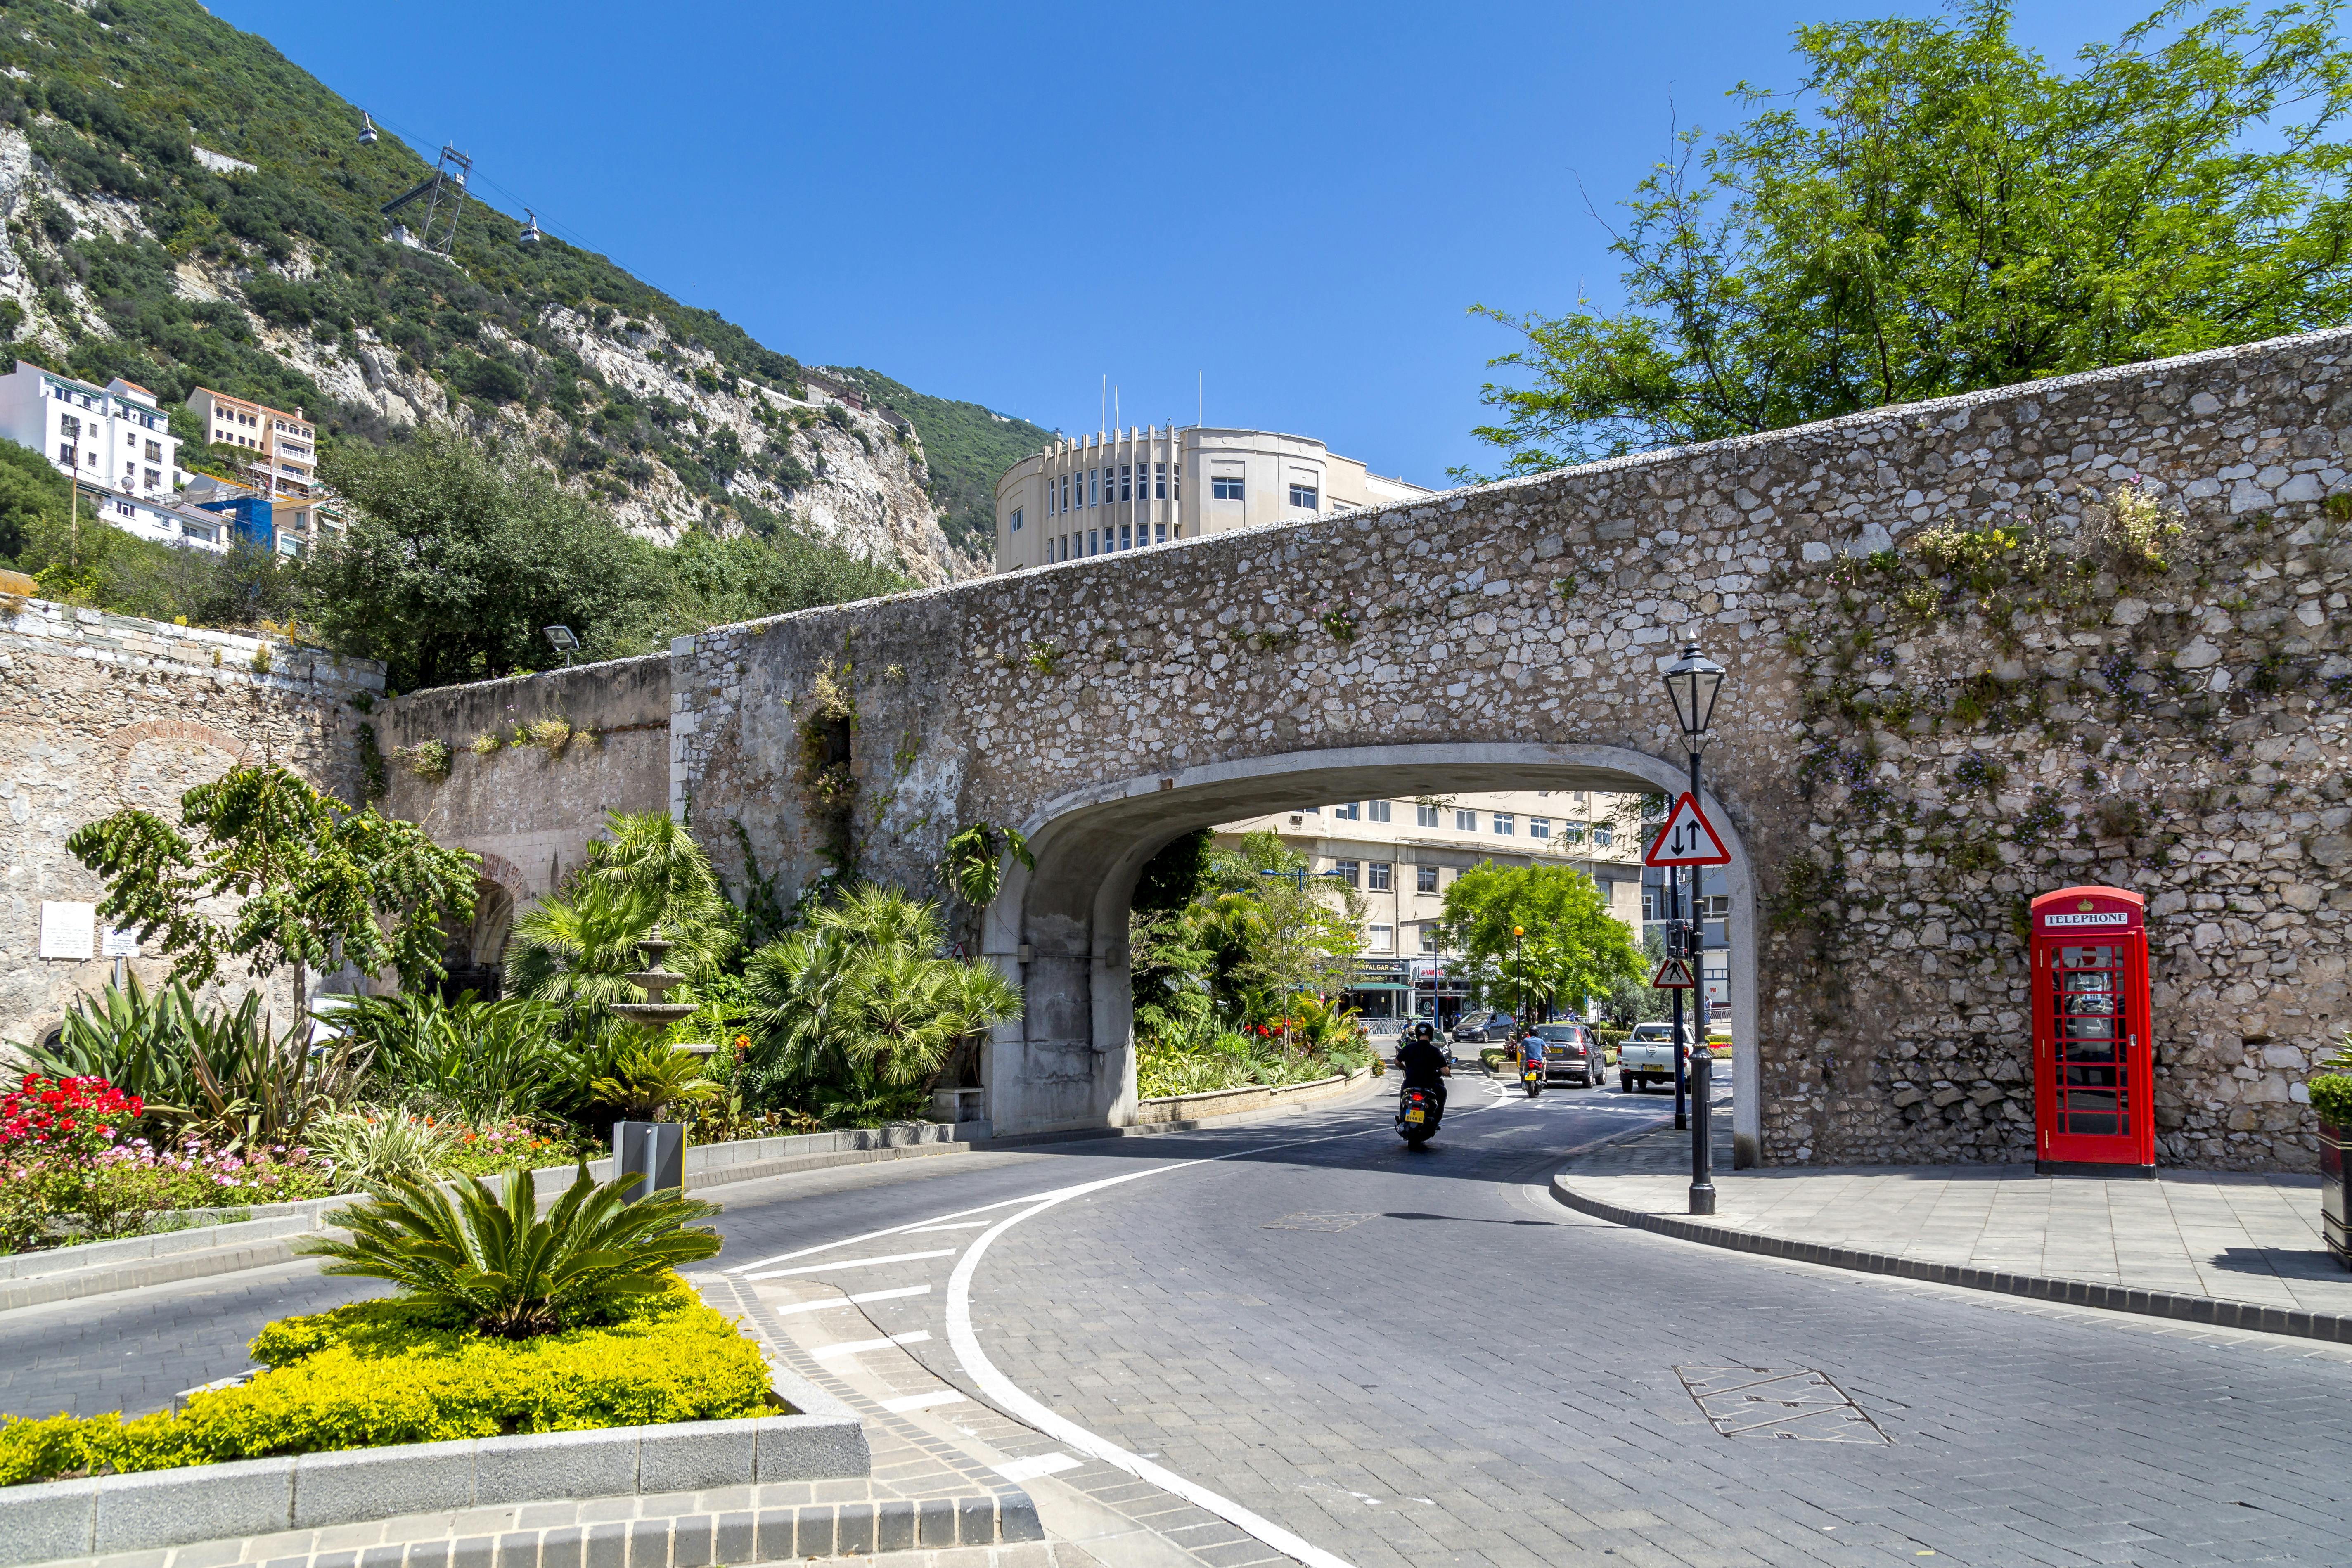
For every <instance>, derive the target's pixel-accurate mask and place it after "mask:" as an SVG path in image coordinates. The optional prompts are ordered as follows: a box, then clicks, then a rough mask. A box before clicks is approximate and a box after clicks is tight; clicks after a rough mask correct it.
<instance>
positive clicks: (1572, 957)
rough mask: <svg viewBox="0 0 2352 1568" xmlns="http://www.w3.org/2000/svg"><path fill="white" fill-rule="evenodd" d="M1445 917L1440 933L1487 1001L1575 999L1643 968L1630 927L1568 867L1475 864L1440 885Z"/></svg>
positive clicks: (1590, 883) (1586, 880)
mask: <svg viewBox="0 0 2352 1568" xmlns="http://www.w3.org/2000/svg"><path fill="white" fill-rule="evenodd" d="M1443 922H1444V923H1443V931H1444V936H1443V938H1442V940H1443V941H1444V944H1445V946H1446V947H1448V948H1450V949H1452V950H1454V951H1455V952H1460V953H1461V955H1462V959H1461V964H1460V972H1461V973H1465V975H1466V977H1467V978H1468V980H1469V982H1470V985H1471V989H1472V991H1473V993H1474V994H1475V995H1476V996H1477V998H1478V999H1479V1000H1480V1001H1482V1002H1485V1003H1486V1004H1487V1005H1496V1006H1504V1007H1512V1006H1515V1005H1517V1003H1518V1002H1519V1001H1520V1000H1521V999H1522V998H1524V999H1525V1000H1526V1001H1527V1002H1528V1003H1542V1004H1547V1005H1549V1004H1553V1003H1560V1002H1566V1003H1580V1002H1582V1000H1583V999H1584V998H1585V997H1586V996H1589V995H1606V994H1609V993H1610V991H1611V989H1612V986H1614V984H1616V982H1617V981H1618V980H1620V979H1622V978H1628V977H1632V976H1635V975H1638V974H1640V973H1641V969H1642V961H1641V957H1640V954H1639V952H1638V951H1637V950H1636V948H1635V945H1634V943H1635V938H1634V936H1633V933H1632V932H1631V931H1628V930H1627V929H1626V927H1625V922H1624V921H1621V920H1619V919H1617V917H1616V916H1614V915H1612V914H1611V913H1610V912H1609V904H1608V900H1606V899H1605V898H1603V897H1602V895H1601V889H1600V888H1599V887H1598V886H1597V885H1596V884H1595V883H1594V882H1593V880H1592V879H1591V877H1588V876H1586V875H1585V874H1584V873H1583V872H1581V871H1579V870H1577V869H1575V868H1573V867H1569V866H1510V867H1504V866H1496V865H1495V864H1493V863H1492V862H1488V863H1486V864H1485V865H1479V866H1474V867H1472V868H1470V869H1469V870H1467V871H1465V872H1463V873H1462V874H1461V875H1460V876H1459V877H1456V878H1455V879H1454V882H1453V884H1452V886H1450V887H1448V888H1447V889H1445V909H1444V916H1443ZM1515 927H1516V928H1522V929H1524V930H1525V931H1526V932H1527V934H1526V936H1525V937H1524V938H1514V936H1513V935H1512V931H1513V929H1514V928H1515Z"/></svg>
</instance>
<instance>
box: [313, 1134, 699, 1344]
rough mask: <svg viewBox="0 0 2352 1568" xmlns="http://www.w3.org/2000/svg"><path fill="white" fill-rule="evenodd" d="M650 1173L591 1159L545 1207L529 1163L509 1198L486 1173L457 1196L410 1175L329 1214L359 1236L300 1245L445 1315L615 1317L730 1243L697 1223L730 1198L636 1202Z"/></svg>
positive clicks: (338, 1270) (509, 1184) (486, 1329)
mask: <svg viewBox="0 0 2352 1568" xmlns="http://www.w3.org/2000/svg"><path fill="white" fill-rule="evenodd" d="M643 1181H644V1178H643V1177H642V1176H640V1175H628V1176H620V1177H616V1178H614V1180H612V1181H609V1182H599V1181H597V1180H596V1179H595V1178H594V1177H593V1176H591V1175H590V1174H589V1173H588V1166H587V1164H586V1163H585V1162H583V1163H582V1164H581V1166H580V1172H579V1174H578V1175H576V1176H574V1177H573V1178H572V1185H571V1186H570V1187H568V1188H566V1189H565V1190H564V1193H563V1195H562V1197H560V1198H558V1199H556V1200H555V1204H554V1206H552V1207H551V1208H550V1209H549V1210H548V1212H547V1214H546V1215H545V1217H543V1218H542V1217H540V1216H539V1215H538V1214H537V1207H538V1205H537V1202H536V1196H537V1194H536V1193H535V1191H534V1189H533V1186H532V1184H531V1179H530V1172H529V1171H527V1170H517V1171H514V1172H512V1173H509V1175H508V1176H507V1178H506V1192H505V1194H504V1196H503V1197H501V1196H499V1194H494V1193H492V1192H491V1191H490V1188H489V1185H488V1184H487V1183H485V1182H483V1181H481V1180H480V1179H479V1178H475V1179H473V1180H469V1181H468V1182H467V1183H466V1184H465V1185H464V1186H462V1187H460V1188H459V1189H458V1190H457V1194H456V1195H455V1196H454V1197H453V1196H452V1195H451V1194H448V1193H446V1192H444V1191H442V1190H441V1189H440V1188H438V1187H436V1186H432V1185H430V1184H426V1183H425V1182H422V1181H418V1180H416V1179H415V1178H414V1177H409V1178H404V1179H400V1180H396V1181H394V1182H393V1183H391V1184H389V1185H388V1186H387V1187H386V1188H385V1190H384V1191H383V1193H381V1194H378V1195H377V1196H376V1197H374V1198H373V1199H370V1200H369V1201H367V1202H365V1203H359V1204H353V1205H351V1206H350V1207H347V1208H341V1209H338V1210H336V1211H335V1212H334V1214H332V1215H330V1216H329V1219H330V1222H331V1224H334V1225H337V1226H342V1227H343V1228H344V1229H346V1230H348V1231H350V1232H351V1233H352V1235H351V1239H350V1240H348V1241H343V1240H340V1239H337V1238H335V1237H308V1238H305V1239H304V1240H303V1241H301V1242H299V1243H297V1247H298V1248H299V1250H301V1251H303V1252H307V1253H310V1254H313V1255H316V1256H318V1257H322V1258H331V1259H333V1261H331V1262H330V1263H328V1264H326V1265H325V1266H324V1267H323V1268H321V1269H320V1272H321V1273H324V1274H343V1275H352V1276H357V1277H359V1278H362V1279H388V1280H390V1281H391V1282H392V1283H393V1284H394V1286H395V1287H397V1288H398V1289H399V1290H400V1292H401V1294H402V1295H403V1296H404V1297H405V1298H407V1299H408V1300H411V1301H413V1302H415V1304H416V1305H417V1307H418V1308H419V1309H421V1310H424V1311H425V1312H426V1313H428V1314H430V1315H431V1316H433V1317H436V1318H439V1319H442V1320H445V1321H450V1322H453V1323H463V1324H465V1325H467V1326H468V1327H470V1328H472V1329H473V1330H474V1331H476V1332H478V1333H483V1334H494V1335H498V1336H499V1337H501V1338H505V1339H510V1340H520V1339H530V1338H531V1337H532V1336H534V1335H538V1334H549V1333H554V1332H556V1331H558V1330H561V1329H568V1328H577V1327H580V1326H583V1325H586V1324H592V1323H598V1322H605V1321H611V1320H612V1319H613V1318H614V1316H616V1315H617V1313H618V1311H619V1310H620V1309H621V1308H622V1307H623V1306H625V1305H626V1304H627V1303H628V1302H629V1301H631V1300H635V1299H636V1298H639V1297H643V1296H648V1295H651V1294H653V1293H655V1292H656V1291H659V1290H661V1289H665V1287H666V1285H667V1279H666V1276H667V1274H668V1272H669V1271H670V1269H672V1268H675V1267H676V1266H677V1265H678V1264H681V1263H693V1262H697V1261H698V1260H700V1259H702V1258H709V1257H712V1256H715V1255H716V1254H717V1253H718V1251H719V1233H718V1232H716V1231H714V1230H711V1229H709V1227H707V1226H698V1225H696V1224H695V1223H694V1222H696V1221H698V1220H703V1219H707V1218H709V1216H710V1215H715V1214H717V1213H718V1212H719V1209H718V1205H715V1204H708V1203H703V1202H700V1201H699V1200H697V1199H693V1198H688V1197H685V1196H682V1195H680V1194H676V1193H670V1192H655V1193H650V1194H646V1195H645V1196H643V1197H641V1198H639V1199H637V1200H636V1201H635V1203H632V1202H630V1201H629V1197H628V1193H629V1190H630V1189H632V1188H633V1187H635V1186H638V1185H640V1184H642V1183H643Z"/></svg>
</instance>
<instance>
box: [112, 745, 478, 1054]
mask: <svg viewBox="0 0 2352 1568" xmlns="http://www.w3.org/2000/svg"><path fill="white" fill-rule="evenodd" d="M180 821H181V824H182V826H184V827H186V828H187V829H189V830H190V832H191V833H193V834H194V835H195V837H194V839H191V837H188V835H186V834H183V833H182V832H180V831H179V830H178V829H176V828H174V827H173V826H171V825H170V824H168V823H166V822H164V821H163V819H162V818H161V817H158V816H154V815H152V813H149V812H144V811H139V810H135V809H126V810H123V811H118V812H116V813H115V814H114V815H113V816H108V817H101V818H100V820H98V821H96V822H93V823H89V824H88V825H87V826H83V827H80V828H79V829H77V830H76V831H75V832H74V834H73V836H72V837H69V838H68V839H67V840H66V847H67V848H68V850H70V851H71V852H72V853H73V854H74V856H75V857H76V858H79V860H80V861H81V863H82V864H83V865H85V866H87V867H89V868H90V869H91V870H93V871H96V872H97V873H98V874H99V875H100V876H101V877H103V878H105V879H106V896H105V897H104V898H103V899H101V900H99V905H98V912H99V913H100V914H101V915H104V916H106V917H107V918H108V919H110V920H112V921H115V922H117V923H118V924H119V925H121V926H124V927H128V928H132V929H135V930H136V931H138V933H139V940H140V941H141V942H155V943H156V944H157V945H158V946H160V947H161V948H162V949H163V951H164V952H167V953H169V954H171V956H172V978H173V979H174V980H183V981H189V982H193V983H194V984H204V983H205V982H206V981H208V980H211V979H213V978H215V976H216V975H218V974H219V973H220V968H221V963H222V962H223V961H224V960H225V959H231V958H242V959H245V960H247V963H248V965H249V966H250V968H251V971H252V973H254V974H256V975H266V974H268V973H271V972H272V971H274V970H276V969H278V967H280V966H281V965H284V964H289V963H290V964H292V965H293V966H294V973H295V979H294V995H295V1005H296V1007H297V1009H298V1010H299V1008H300V1007H301V1006H302V997H303V991H304V984H303V974H304V972H305V971H310V970H327V969H333V968H336V967H338V966H339V965H341V964H343V963H349V964H352V966H354V967H355V968H357V969H358V970H359V971H360V973H362V974H367V975H374V974H378V973H382V972H383V967H384V966H385V965H386V964H387V963H389V964H391V965H392V966H393V967H394V968H395V969H397V970H398V971H399V972H400V977H401V980H402V983H403V984H407V985H412V986H413V985H416V984H420V983H427V984H429V983H430V982H433V981H436V980H438V979H439V978H440V977H441V975H442V973H443V971H442V968H441V948H442V934H441V926H442V922H443V921H452V922H462V921H467V920H470V919H471V918H472V917H473V913H474V886H475V877H476V872H477V869H478V868H479V866H480V865H481V858H480V857H479V856H478V855H475V854H473V853H472V852H471V851H469V850H465V849H451V848H445V847H442V846H441V845H438V844H436V843H434V842H433V840H432V839H430V838H428V837H425V834H424V833H423V831H421V830H420V829H419V828H417V827H416V826H415V824H413V823H407V822H399V821H394V820H392V819H389V818H386V817H383V816H378V815H377V814H376V812H375V809H374V808H373V806H371V807H368V808H367V809H365V810H362V811H352V810H351V809H350V808H349V807H347V806H345V805H343V804H342V803H341V801H338V800H336V799H334V798H332V797H331V796H330V795H323V794H321V793H320V791H318V790H317V789H315V788H313V787H312V786H311V785H310V783H309V782H308V781H306V780H304V779H302V778H301V777H299V775H297V774H295V773H289V772H288V771H287V770H286V769H284V768H281V767H277V766H269V767H242V768H232V769H230V770H229V771H228V772H227V773H224V774H223V775H221V777H219V778H218V779H215V781H214V782H212V783H211V784H198V785H197V786H196V787H195V788H194V789H192V790H190V791H188V792H187V794H185V795H182V796H181V797H180ZM222 897H235V898H236V899H238V900H241V902H240V903H239V904H238V905H237V907H236V911H235V913H234V914H232V915H230V916H228V917H227V918H226V920H223V919H221V918H219V917H217V916H215V915H214V914H213V913H211V912H210V911H209V910H206V909H205V908H204V905H205V902H206V901H207V900H213V899H218V898H222Z"/></svg>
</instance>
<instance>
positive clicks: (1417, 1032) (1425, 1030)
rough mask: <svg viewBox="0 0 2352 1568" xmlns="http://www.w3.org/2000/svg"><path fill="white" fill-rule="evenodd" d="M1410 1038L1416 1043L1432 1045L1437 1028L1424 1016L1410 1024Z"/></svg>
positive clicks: (1434, 1041) (1435, 1038) (1435, 1037)
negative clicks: (1419, 1020) (1416, 1022)
mask: <svg viewBox="0 0 2352 1568" xmlns="http://www.w3.org/2000/svg"><path fill="white" fill-rule="evenodd" d="M1412 1038H1413V1043H1414V1044H1416V1045H1423V1046H1427V1045H1433V1044H1435V1043H1436V1040H1437V1029H1436V1027H1435V1026H1433V1025H1432V1024H1431V1023H1430V1022H1429V1020H1428V1019H1426V1018H1424V1019H1423V1020H1422V1021H1421V1022H1420V1023H1418V1024H1415V1025H1414V1026H1412Z"/></svg>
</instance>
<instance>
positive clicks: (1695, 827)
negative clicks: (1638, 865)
mask: <svg viewBox="0 0 2352 1568" xmlns="http://www.w3.org/2000/svg"><path fill="white" fill-rule="evenodd" d="M1642 864H1643V865H1644V866H1728V865H1730V864H1731V851H1730V850H1728V849H1726V848H1725V847H1723V840H1722V839H1721V838H1720V837H1717V834H1716V831H1715V824H1713V823H1712V822H1709V821H1708V820H1707V819H1706V813H1705V812H1703V811H1701V810H1700V809H1699V808H1698V802H1697V801H1696V800H1695V799H1693V798H1692V797H1691V793H1690V791H1688V790H1685V791H1683V793H1682V798H1680V799H1679V800H1677V801H1675V808H1674V810H1672V811H1670V812H1668V813H1666V821H1665V826H1663V827H1661V828H1659V829H1658V836H1657V837H1655V838H1653V839H1651V840H1650V850H1649V853H1648V854H1646V855H1644V856H1643V857H1642Z"/></svg>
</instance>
